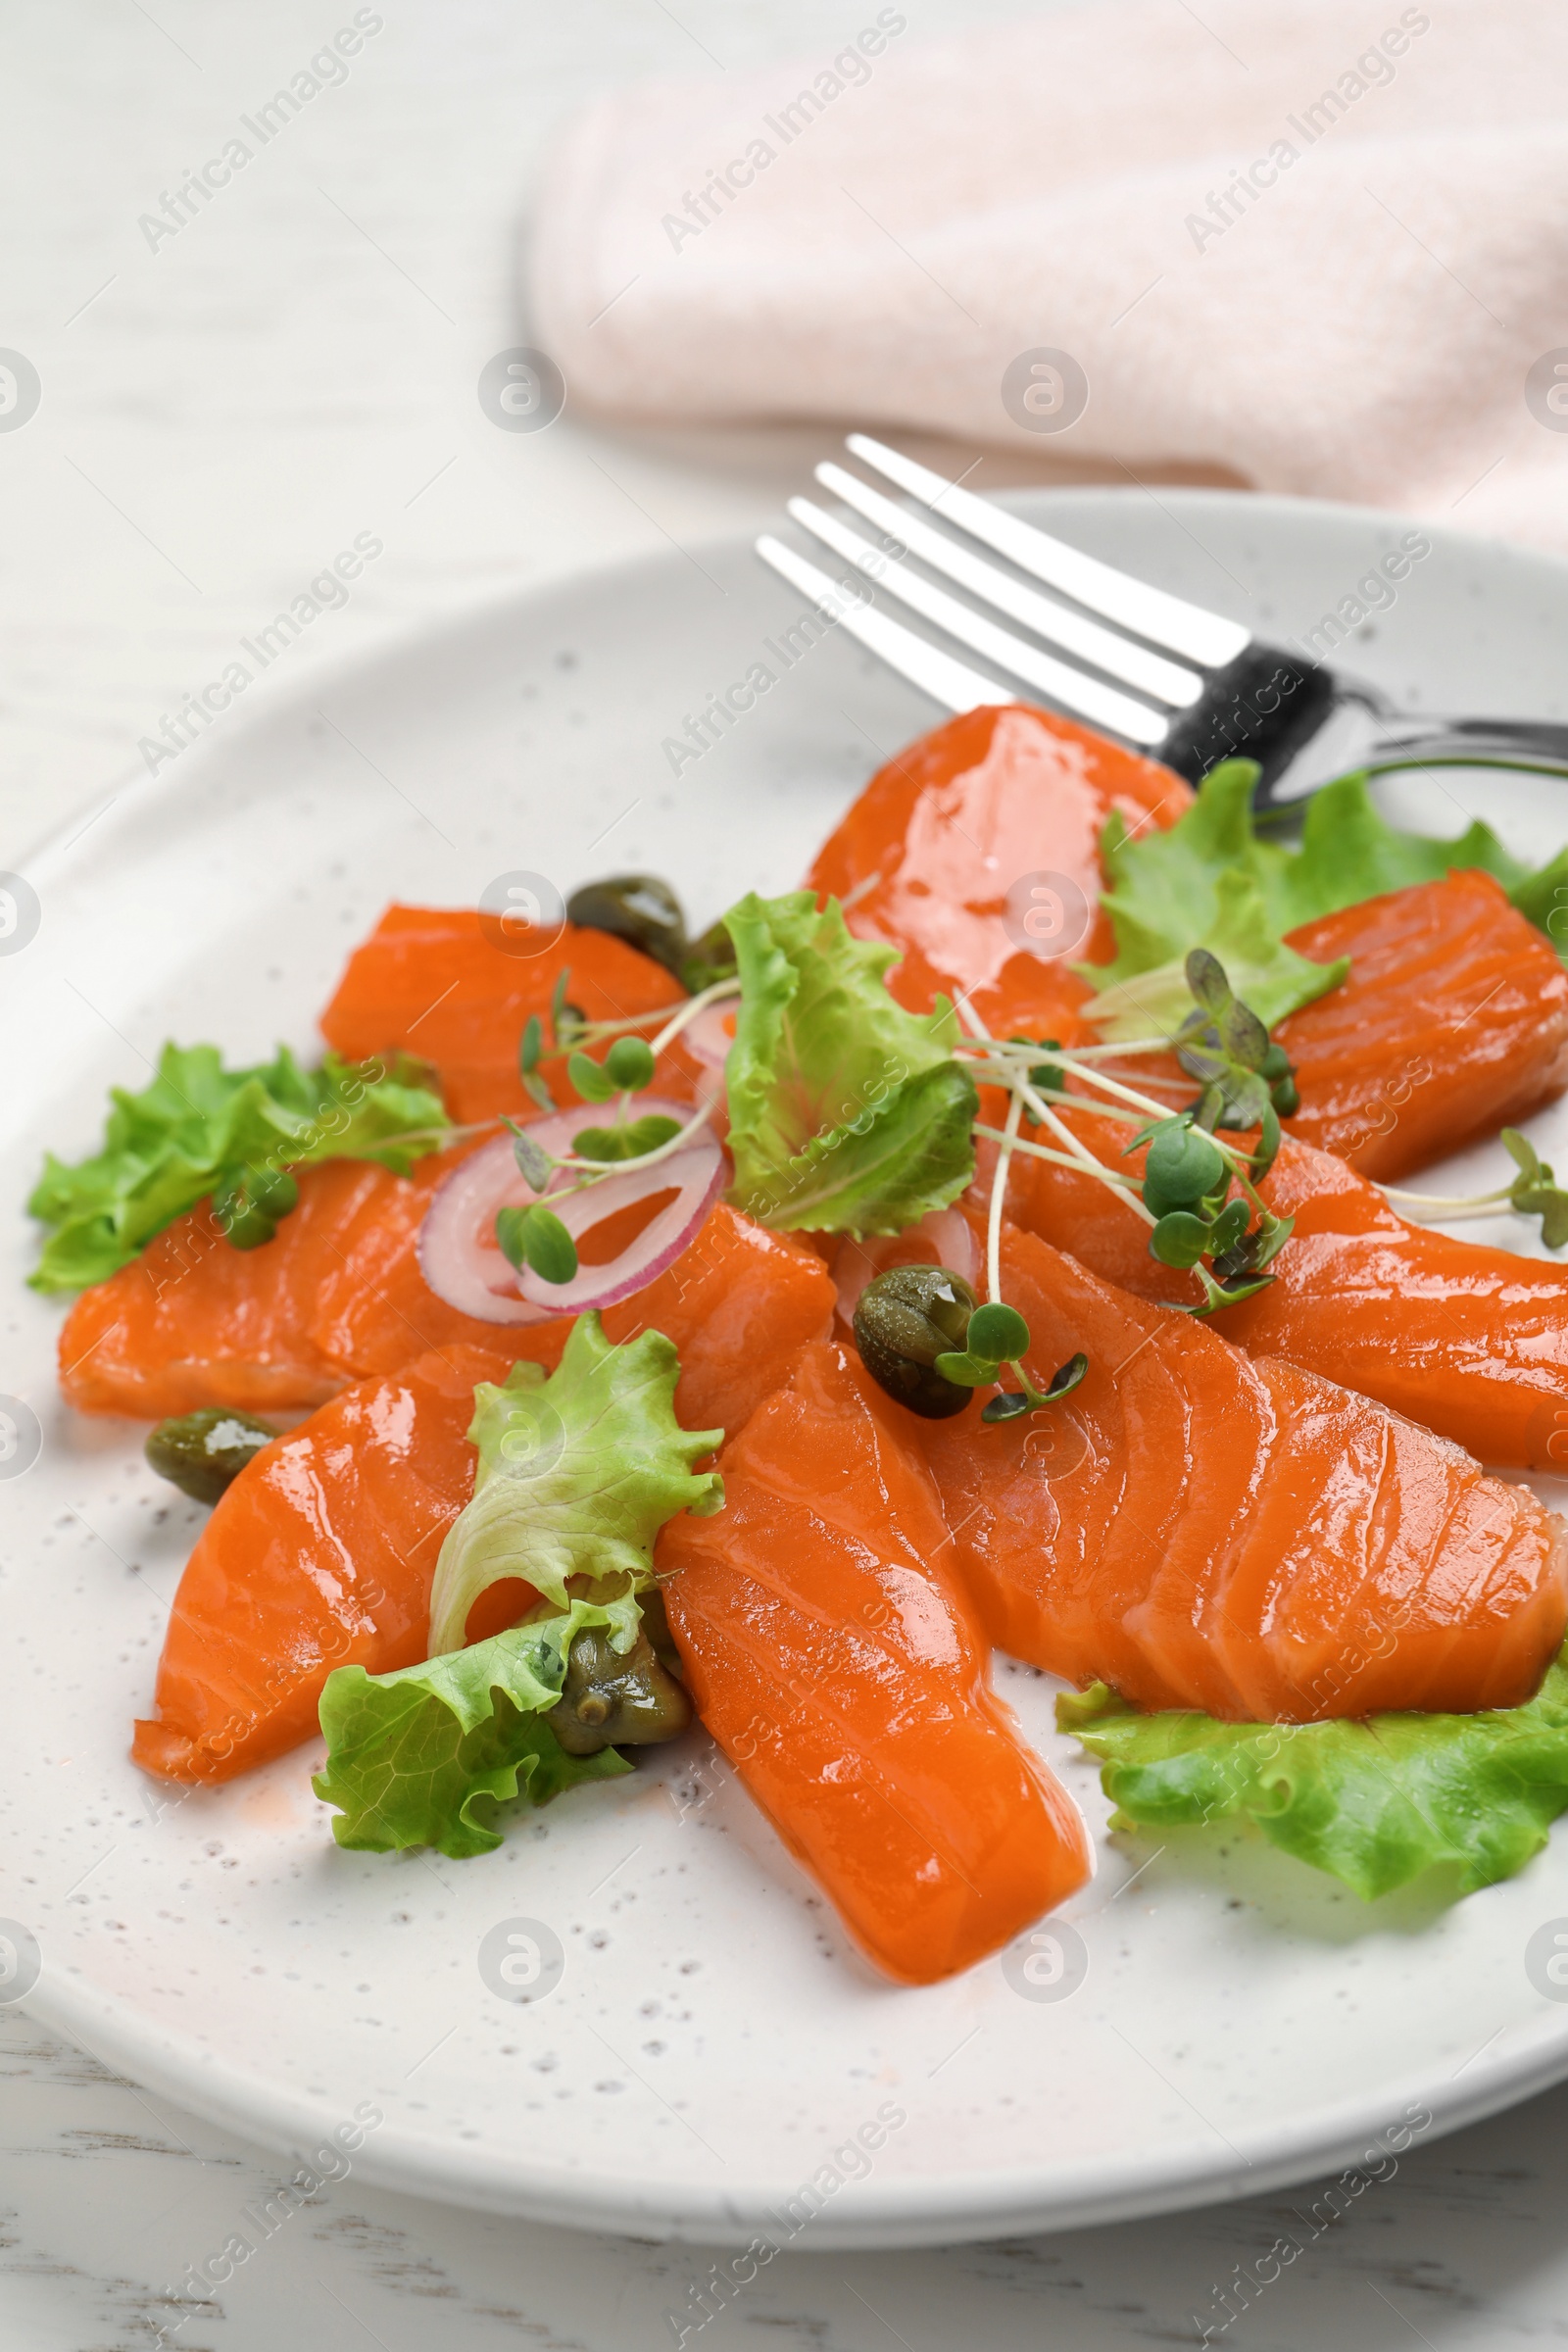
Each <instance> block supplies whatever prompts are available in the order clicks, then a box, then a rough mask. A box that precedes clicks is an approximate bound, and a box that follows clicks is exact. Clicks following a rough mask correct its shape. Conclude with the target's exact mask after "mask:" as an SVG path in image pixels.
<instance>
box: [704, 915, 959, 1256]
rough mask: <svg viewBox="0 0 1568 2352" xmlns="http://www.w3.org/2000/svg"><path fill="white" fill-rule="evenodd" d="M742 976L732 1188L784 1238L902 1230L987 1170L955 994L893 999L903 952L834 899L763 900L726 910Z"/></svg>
mask: <svg viewBox="0 0 1568 2352" xmlns="http://www.w3.org/2000/svg"><path fill="white" fill-rule="evenodd" d="M724 921H725V924H726V926H727V928H728V931H729V935H730V937H731V939H732V940H733V941H734V943H735V955H736V961H737V964H738V967H739V971H740V978H741V1002H740V1011H739V1014H738V1016H737V1019H736V1025H735V1044H734V1046H733V1047H732V1049H731V1051H730V1055H729V1060H728V1064H727V1066H726V1083H727V1088H728V1097H729V1118H730V1132H729V1148H730V1151H731V1152H732V1153H733V1154H734V1160H735V1183H734V1186H733V1188H732V1190H731V1192H730V1195H729V1198H730V1199H731V1201H734V1202H735V1203H736V1205H737V1206H738V1207H740V1208H743V1209H745V1210H746V1211H747V1212H748V1214H749V1215H751V1216H755V1217H758V1218H760V1220H761V1222H762V1223H763V1224H766V1225H772V1226H775V1227H777V1228H779V1229H780V1230H782V1231H786V1232H802V1231H815V1232H830V1233H852V1234H855V1235H862V1234H867V1233H899V1232H902V1231H903V1229H904V1227H905V1226H907V1225H912V1224H914V1223H916V1222H917V1220H918V1219H919V1218H920V1217H922V1216H923V1215H924V1214H925V1212H926V1210H927V1209H932V1208H945V1207H946V1206H947V1205H948V1203H949V1202H950V1201H955V1200H956V1198H957V1196H958V1195H959V1193H961V1192H962V1190H963V1188H964V1186H965V1185H966V1184H967V1183H968V1182H969V1179H970V1177H971V1176H972V1175H973V1173H974V1144H973V1139H972V1136H971V1134H970V1129H971V1126H972V1124H973V1121H974V1118H975V1113H976V1110H977V1109H978V1103H979V1099H978V1097H977V1095H976V1093H975V1088H974V1082H973V1080H972V1079H971V1078H970V1076H969V1074H968V1072H967V1070H965V1069H964V1068H963V1067H962V1065H961V1064H960V1063H959V1062H957V1061H956V1060H955V1059H954V1054H953V1049H954V1047H955V1046H956V1043H957V1042H958V1025H957V1019H956V1014H955V1013H954V1010H953V1007H952V1005H950V1004H949V1002H948V1000H947V998H946V997H939V998H938V999H937V1002H936V1005H935V1008H934V1009H933V1010H932V1011H931V1012H930V1013H928V1014H926V1015H923V1016H917V1015H915V1014H914V1013H910V1012H906V1011H905V1009H904V1007H903V1005H899V1004H897V1003H896V1002H895V1001H894V999H893V998H892V997H891V996H889V994H888V991H887V988H886V986H885V984H884V978H883V975H884V974H885V972H886V971H887V968H888V966H889V964H892V963H896V962H897V961H898V959H899V957H898V950H897V949H895V948H885V947H878V946H876V945H875V944H873V943H872V942H870V941H867V940H858V939H856V938H855V937H854V936H853V934H852V933H851V932H850V930H849V928H848V926H847V925H846V923H845V920H844V914H843V910H842V908H841V907H840V906H839V904H838V901H837V900H836V899H830V900H829V901H828V904H827V906H826V907H824V908H823V909H822V910H821V912H818V910H817V907H816V902H815V900H814V899H813V897H812V896H811V894H810V892H809V891H795V892H792V893H790V894H789V895H788V896H786V897H784V898H777V899H760V898H758V897H757V896H756V895H755V893H754V894H753V895H752V896H751V897H750V898H746V899H743V900H742V901H741V902H740V904H739V905H738V906H737V907H731V909H730V911H729V912H728V914H727V915H726V916H725V917H724Z"/></svg>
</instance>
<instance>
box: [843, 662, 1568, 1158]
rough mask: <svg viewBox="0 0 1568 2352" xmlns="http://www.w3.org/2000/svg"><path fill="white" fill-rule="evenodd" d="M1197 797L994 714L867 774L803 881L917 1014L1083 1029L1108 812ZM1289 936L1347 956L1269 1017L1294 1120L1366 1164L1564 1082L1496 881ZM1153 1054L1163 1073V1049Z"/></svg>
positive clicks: (1065, 730)
mask: <svg viewBox="0 0 1568 2352" xmlns="http://www.w3.org/2000/svg"><path fill="white" fill-rule="evenodd" d="M1191 800H1192V795H1191V793H1190V792H1189V790H1188V788H1187V786H1186V785H1185V784H1183V783H1182V782H1181V780H1180V778H1178V777H1176V776H1174V775H1172V774H1171V773H1170V771H1169V770H1168V769H1166V768H1162V767H1160V766H1159V765H1158V764H1157V762H1155V761H1153V760H1145V759H1142V758H1140V757H1139V756H1137V755H1136V754H1133V753H1130V752H1125V751H1122V750H1119V749H1118V748H1117V747H1116V746H1114V745H1112V744H1109V743H1106V742H1104V741H1103V739H1102V738H1101V737H1099V736H1097V735H1095V734H1093V733H1091V732H1090V731H1089V730H1088V729H1087V728H1083V727H1075V726H1074V725H1073V724H1072V723H1071V721H1070V720H1067V719H1060V718H1055V717H1053V716H1051V715H1050V714H1049V713H1047V712H1044V711H1034V710H1029V709H1026V708H1024V707H1023V706H1021V705H1012V706H1005V707H1004V706H996V707H990V708H987V709H985V710H981V711H967V712H965V713H964V715H963V716H962V717H960V718H956V719H952V720H950V721H949V722H948V724H947V725H945V726H942V727H938V728H936V729H935V730H934V731H933V732H932V733H931V734H929V735H923V736H921V737H920V738H919V739H918V741H916V742H915V743H912V744H910V745H909V747H908V748H907V750H906V751H903V752H901V753H900V754H899V755H898V756H897V758H896V759H894V760H890V761H889V763H888V764H887V766H885V767H884V768H882V769H881V770H879V772H878V773H877V774H876V775H875V776H873V778H872V779H871V782H870V783H869V784H868V785H867V786H866V789H865V791H864V792H863V793H862V794H861V795H860V798H859V799H858V801H857V802H856V804H855V806H854V808H853V809H851V810H850V811H849V814H848V815H847V816H846V817H845V818H844V820H843V822H842V823H841V824H840V825H839V826H838V828H837V830H836V831H835V832H834V833H833V834H832V835H831V836H830V838H829V839H828V841H827V842H826V843H825V844H824V845H823V847H822V849H821V851H820V852H819V853H818V856H817V858H816V861H815V863H814V864H813V866H812V868H811V872H810V877H809V879H810V883H811V886H812V888H813V889H816V890H819V891H832V892H834V893H836V894H837V895H838V896H839V897H840V898H842V899H845V900H847V901H849V902H850V914H849V920H850V925H851V928H852V929H853V930H855V931H857V932H858V933H859V935H860V936H861V937H862V938H867V939H880V940H885V941H887V942H888V943H889V944H890V945H892V946H894V947H897V948H899V949H900V950H901V951H902V953H903V956H904V961H903V963H902V964H900V965H899V966H897V967H896V969H895V970H894V971H893V973H892V974H891V975H890V979H889V985H890V987H891V988H892V990H893V993H894V995H895V996H897V997H898V998H899V1000H900V1002H901V1003H902V1004H905V1005H908V1006H909V1007H910V1008H911V1009H913V1010H916V1011H924V1010H925V1009H926V1008H927V1006H928V1005H930V1002H931V999H932V997H933V996H934V995H935V994H936V993H937V992H938V991H939V990H946V991H947V992H948V994H949V995H951V996H959V995H965V996H967V998H968V1001H969V1003H970V1004H971V1005H973V1006H974V1009H975V1010H976V1011H977V1012H978V1013H979V1014H980V1016H981V1018H982V1019H983V1020H984V1021H985V1023H986V1026H987V1027H988V1028H989V1029H990V1030H991V1031H992V1032H993V1034H995V1035H997V1036H1006V1035H1011V1034H1014V1033H1018V1034H1021V1035H1024V1036H1029V1037H1041V1038H1044V1037H1054V1039H1055V1040H1056V1041H1057V1042H1058V1043H1059V1044H1061V1045H1077V1044H1084V1043H1091V1042H1096V1041H1098V1039H1099V1038H1100V1035H1101V1032H1100V1031H1099V1030H1098V1029H1096V1027H1095V1026H1094V1024H1093V1022H1092V1021H1091V1020H1090V1019H1089V1017H1088V1009H1087V1008H1088V1007H1089V1006H1090V1005H1092V1003H1093V994H1092V992H1091V991H1090V989H1089V988H1088V987H1087V986H1086V985H1085V983H1084V982H1083V981H1082V980H1080V979H1078V978H1077V977H1076V975H1075V974H1074V973H1073V972H1072V970H1071V969H1070V968H1069V966H1070V964H1071V963H1072V962H1076V961H1080V960H1081V961H1084V962H1088V963H1103V962H1107V961H1109V960H1110V959H1111V958H1112V957H1113V956H1114V954H1115V941H1114V938H1113V936H1112V933H1111V927H1110V922H1109V918H1108V917H1107V916H1106V915H1105V914H1104V912H1103V909H1102V908H1101V907H1100V892H1101V887H1102V881H1103V875H1102V869H1101V863H1100V856H1099V839H1100V833H1101V829H1102V827H1103V822H1104V819H1105V816H1106V814H1107V813H1108V811H1109V810H1110V809H1112V808H1115V809H1119V810H1120V812H1121V813H1122V815H1123V817H1124V818H1125V819H1126V821H1127V823H1128V825H1129V827H1130V828H1131V829H1132V830H1134V831H1138V830H1142V829H1144V828H1147V827H1148V826H1149V825H1150V824H1155V825H1159V826H1162V827H1163V826H1168V825H1171V824H1174V823H1175V821H1176V819H1177V818H1178V817H1179V816H1180V815H1181V814H1182V812H1183V811H1184V809H1187V808H1188V807H1189V806H1190V804H1191ZM1020 926H1027V928H1028V930H1029V932H1030V934H1031V936H1032V937H1033V938H1034V939H1035V940H1036V941H1037V943H1038V944H1037V945H1036V946H1035V947H1034V948H1032V949H1029V948H1028V947H1027V944H1026V943H1025V942H1024V939H1023V930H1022V929H1021V928H1020ZM1290 944H1291V945H1292V946H1293V947H1295V948H1296V949H1298V950H1299V953H1300V954H1301V955H1303V956H1309V957H1311V958H1312V959H1313V960H1314V961H1315V962H1321V963H1329V962H1333V961H1335V960H1336V959H1337V958H1338V957H1340V956H1349V958H1350V966H1351V968H1350V974H1349V977H1348V980H1347V981H1346V982H1345V983H1343V985H1342V986H1341V987H1339V988H1337V989H1333V990H1331V991H1330V992H1329V993H1328V995H1327V996H1324V997H1320V998H1319V999H1318V1000H1317V1002H1316V1003H1315V1004H1312V1005H1303V1006H1302V1007H1301V1009H1300V1010H1299V1012H1296V1013H1293V1014H1291V1015H1290V1017H1289V1018H1288V1019H1287V1020H1285V1021H1283V1022H1281V1023H1280V1024H1279V1027H1278V1030H1277V1036H1278V1041H1279V1043H1280V1044H1281V1045H1283V1046H1284V1048H1285V1050H1286V1052H1287V1053H1288V1054H1290V1056H1291V1058H1292V1060H1293V1062H1294V1063H1295V1064H1296V1069H1297V1083H1298V1086H1299V1091H1300V1096H1301V1109H1300V1112H1299V1114H1298V1116H1297V1117H1296V1118H1294V1119H1293V1120H1292V1122H1291V1126H1292V1129H1293V1132H1295V1133H1296V1134H1298V1135H1299V1136H1300V1137H1301V1138H1302V1140H1303V1141H1305V1142H1308V1143H1312V1144H1316V1145H1318V1146H1319V1147H1320V1148H1321V1149H1324V1150H1327V1151H1334V1152H1342V1153H1343V1154H1345V1155H1346V1156H1347V1157H1348V1158H1349V1159H1351V1160H1352V1162H1353V1164H1354V1165H1355V1166H1357V1167H1359V1168H1360V1169H1361V1170H1362V1171H1363V1173H1364V1174H1366V1175H1369V1176H1381V1177H1395V1176H1397V1175H1400V1174H1401V1173H1404V1172H1405V1171H1407V1170H1410V1169H1413V1168H1418V1167H1422V1166H1425V1165H1426V1164H1427V1162H1428V1161H1430V1160H1432V1159H1434V1158H1437V1157H1439V1156H1440V1155H1441V1154H1442V1153H1444V1152H1450V1151H1453V1150H1455V1149H1456V1148H1457V1147H1458V1146H1459V1145H1460V1144H1461V1143H1464V1142H1467V1141H1469V1140H1470V1139H1471V1138H1472V1137H1474V1136H1478V1135H1488V1134H1492V1133H1495V1130H1496V1129H1497V1128H1498V1127H1499V1126H1502V1125H1504V1124H1505V1123H1506V1122H1507V1121H1509V1120H1511V1119H1517V1118H1520V1117H1522V1116H1524V1114H1525V1113H1526V1112H1527V1111H1528V1110H1530V1109H1533V1108H1534V1107H1536V1106H1537V1105H1538V1104H1540V1103H1543V1102H1544V1101H1546V1100H1548V1099H1549V1098H1550V1097H1551V1096H1552V1095H1554V1094H1557V1093H1559V1092H1560V1091H1561V1089H1562V1087H1563V1086H1564V1085H1565V1084H1568V973H1565V972H1564V970H1563V968H1562V966H1561V964H1560V963H1559V961H1558V959H1557V957H1556V956H1555V955H1554V954H1553V952H1552V949H1551V947H1550V945H1549V944H1548V943H1547V942H1546V941H1545V940H1544V938H1543V937H1542V935H1541V933H1540V932H1539V931H1538V930H1537V929H1536V927H1535V926H1534V924H1532V923H1530V922H1528V921H1527V920H1526V919H1525V917H1524V916H1523V915H1522V914H1520V913H1519V912H1518V911H1517V909H1516V908H1514V907H1511V906H1510V905H1509V904H1508V901H1507V898H1506V896H1505V895H1504V893H1503V891H1502V889H1501V888H1500V886H1499V885H1498V884H1497V883H1496V882H1495V881H1494V880H1493V878H1492V877H1491V875H1489V874H1483V873H1477V872H1469V871H1464V872H1457V873H1452V874H1449V875H1448V876H1447V877H1446V879H1445V880H1443V881H1441V882H1426V883H1421V884H1418V885H1416V886H1415V887H1413V888H1412V889H1408V890H1400V891H1394V892H1391V893H1390V894H1388V895H1387V896H1386V897H1384V898H1380V899H1371V900H1366V901H1364V902H1363V903H1362V904H1360V905H1359V906H1355V907H1346V908H1344V909H1343V910H1342V911H1341V912H1339V913H1337V914H1330V915H1325V916H1323V917H1322V918H1321V919H1320V920H1318V921H1317V922H1313V923H1307V924H1304V925H1302V927H1301V928H1300V929H1299V930H1298V931H1294V932H1292V933H1291V934H1290ZM1021 950H1022V952H1021ZM1149 1066H1150V1071H1151V1074H1158V1075H1162V1076H1165V1077H1167V1078H1168V1077H1170V1076H1171V1075H1172V1074H1173V1073H1172V1069H1171V1064H1170V1061H1169V1060H1168V1059H1162V1060H1161V1061H1159V1062H1158V1063H1154V1062H1152V1063H1151V1064H1150V1065H1149Z"/></svg>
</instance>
